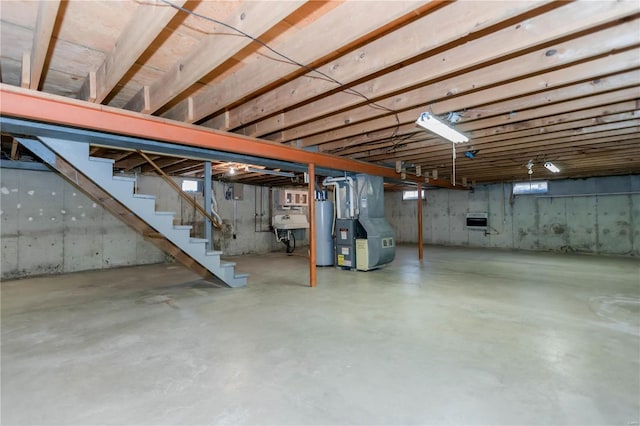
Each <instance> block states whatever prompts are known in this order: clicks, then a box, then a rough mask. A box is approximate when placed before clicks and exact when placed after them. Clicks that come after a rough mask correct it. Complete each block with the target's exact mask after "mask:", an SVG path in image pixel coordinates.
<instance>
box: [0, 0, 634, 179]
mask: <svg viewBox="0 0 640 426" xmlns="http://www.w3.org/2000/svg"><path fill="white" fill-rule="evenodd" d="M169 3H171V5H169ZM172 5H173V6H172ZM197 15H200V16H197ZM201 16H202V17H207V18H210V19H204V18H202V17H201ZM0 19H1V20H0V24H1V28H0V31H1V34H0V36H1V37H0V49H1V51H0V56H1V58H0V65H1V71H0V72H1V77H2V82H3V83H6V84H9V85H14V86H22V87H25V88H29V89H32V90H40V91H42V92H45V93H51V94H56V95H62V96H66V97H71V98H77V99H81V100H85V101H89V102H94V103H97V104H104V105H109V106H112V107H115V108H122V109H127V110H131V111H135V112H141V113H144V114H151V115H157V116H160V117H163V118H167V119H171V120H177V121H183V122H187V123H195V124H199V125H201V126H204V127H209V128H214V129H219V130H224V131H229V132H234V133H238V134H240V135H244V136H251V137H257V138H262V139H266V140H269V141H272V142H276V143H281V144H286V145H290V146H296V147H301V148H305V149H309V150H316V151H318V152H321V153H329V154H334V155H337V156H344V157H348V158H353V159H357V160H361V161H366V162H371V163H374V164H385V165H391V166H392V167H394V166H395V164H396V163H397V162H398V161H401V162H402V163H401V164H402V167H403V168H404V169H406V170H407V171H410V172H413V171H415V168H416V166H420V168H421V170H422V173H423V174H431V175H433V171H434V170H437V175H438V177H439V179H447V180H450V179H451V177H452V162H453V158H452V147H451V144H450V143H448V142H446V141H444V140H442V139H441V138H439V137H436V136H435V135H433V134H430V133H428V132H426V131H424V130H422V129H420V128H417V127H416V126H415V120H416V118H417V117H418V115H419V114H420V113H421V112H423V111H430V112H432V113H433V114H436V115H439V116H441V117H445V116H446V115H447V114H448V113H450V112H458V113H459V114H460V117H461V119H460V121H459V122H457V123H456V124H455V126H456V128H457V129H458V130H460V131H462V132H463V133H465V134H466V135H467V136H469V137H470V139H471V140H470V142H469V143H467V144H462V145H459V146H457V154H456V176H457V180H458V183H460V182H462V180H463V179H464V180H465V181H467V182H479V183H482V182H497V181H513V180H523V179H526V178H528V175H527V168H526V164H527V163H528V162H529V160H533V162H534V163H535V164H536V166H535V167H534V178H545V179H553V178H564V177H587V176H598V175H613V174H629V173H638V172H640V133H639V131H638V130H639V127H640V3H638V1H637V0H629V1H615V2H614V1H574V2H569V1H562V2H555V1H545V0H532V1H510V2H503V1H459V2H443V1H431V2H429V1H400V0H398V1H302V0H293V1H278V0H274V1H243V0H234V1H195V0H166V1H164V0H144V1H137V0H122V1H92V2H86V1H79V0H70V1H65V2H59V1H51V0H45V1H13V0H3V1H2V2H0ZM211 19H213V20H215V21H218V22H217V23H215V22H213V21H212V20H211ZM221 23H224V24H226V25H229V26H231V27H234V28H236V29H238V30H241V31H242V32H244V33H245V34H248V35H250V36H251V37H253V38H256V39H259V41H260V42H256V41H254V40H252V39H251V38H248V37H245V36H241V35H239V33H238V32H235V31H234V30H232V29H230V28H229V27H227V26H224V25H221ZM293 62H295V63H293ZM3 152H4V153H5V154H6V155H7V157H11V158H17V157H19V155H20V151H19V149H18V147H17V144H16V143H15V142H14V141H13V140H12V139H11V138H3ZM466 152H472V153H474V155H473V158H469V157H470V156H466V155H465V153H466ZM92 153H93V155H101V156H105V157H109V158H114V159H115V160H116V163H115V164H116V166H117V167H119V168H121V169H122V170H124V171H133V170H135V171H139V172H143V173H146V172H153V168H152V167H150V165H149V164H147V163H146V161H145V160H144V159H143V158H141V157H140V156H139V155H138V154H136V153H135V152H133V151H123V150H117V149H107V148H104V147H99V146H96V147H94V149H93V152H92ZM152 158H153V160H154V161H156V162H157V164H158V165H159V166H160V167H161V168H162V169H163V170H164V171H165V172H167V173H170V174H174V175H183V176H201V175H202V174H203V169H202V167H203V165H202V163H201V162H198V161H195V160H190V159H186V158H175V157H168V156H166V155H156V156H154V157H152ZM545 161H553V162H554V163H555V164H557V165H558V166H559V167H560V169H561V172H560V173H559V174H555V175H552V174H551V173H550V172H548V171H547V170H545V169H544V168H543V167H542V164H543V163H544V162H545ZM231 166H234V168H236V167H237V173H236V174H234V175H233V176H230V175H229V174H228V170H229V168H230V167H231ZM243 167H244V166H243V165H240V164H232V163H230V162H228V161H222V160H221V161H219V162H214V163H213V168H214V169H213V173H214V175H215V176H218V177H224V178H227V179H234V180H239V181H243V182H252V183H257V184H265V185H270V184H281V183H287V182H289V181H290V179H289V178H283V177H279V176H273V175H266V174H261V173H256V172H251V173H248V172H245V171H243V170H244V169H243ZM252 167H253V168H255V169H260V167H262V166H261V165H259V164H256V165H253V166H252Z"/></svg>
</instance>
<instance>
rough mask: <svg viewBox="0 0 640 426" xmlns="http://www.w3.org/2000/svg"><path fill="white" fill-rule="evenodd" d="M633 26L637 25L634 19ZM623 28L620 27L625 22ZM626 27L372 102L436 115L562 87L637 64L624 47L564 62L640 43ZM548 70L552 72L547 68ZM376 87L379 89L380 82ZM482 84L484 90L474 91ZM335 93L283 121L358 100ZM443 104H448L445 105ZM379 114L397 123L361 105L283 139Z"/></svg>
mask: <svg viewBox="0 0 640 426" xmlns="http://www.w3.org/2000/svg"><path fill="white" fill-rule="evenodd" d="M631 24H635V22H634V23H631ZM636 26H637V25H636ZM621 27H624V25H623V26H621ZM621 27H614V28H613V29H612V30H620V29H621ZM628 28H629V27H627V33H626V34H627V37H618V38H616V39H615V41H610V39H608V38H599V37H595V36H593V35H592V36H587V37H586V38H589V39H591V40H592V42H591V46H589V49H585V48H584V45H582V42H584V40H581V43H579V44H580V45H582V48H581V49H580V48H575V49H568V50H567V53H566V54H563V55H555V54H554V55H550V56H548V55H546V52H548V51H549V49H547V48H544V49H541V50H540V51H536V52H533V53H530V54H527V55H523V56H520V57H517V58H513V59H510V60H507V61H503V62H499V63H497V64H494V65H490V66H487V67H484V68H480V69H477V70H475V71H470V72H468V73H466V74H464V75H461V76H456V77H452V78H449V79H446V80H441V81H437V82H435V83H432V84H428V85H426V86H422V87H419V88H416V89H412V90H409V91H404V92H402V93H401V94H400V95H396V96H392V97H391V98H389V99H385V100H384V101H382V100H377V101H376V102H377V103H378V104H379V105H383V106H388V107H389V108H393V109H395V110H400V111H402V110H406V109H409V108H412V107H415V106H419V107H420V108H422V109H423V110H424V108H425V107H424V105H425V103H426V102H430V104H431V105H430V107H431V109H432V111H433V113H434V114H436V115H437V114H443V113H447V112H450V111H460V110H463V109H465V108H467V109H468V108H469V107H473V106H476V105H483V104H486V103H489V102H497V101H498V100H500V99H507V98H510V97H515V96H519V95H524V94H527V93H532V92H535V91H538V90H541V89H547V88H553V87H560V86H562V85H566V84H571V83H575V82H578V81H581V80H586V79H589V78H595V77H598V76H604V75H607V74H610V73H615V72H621V71H625V70H629V69H633V68H635V67H637V66H638V63H639V62H640V59H638V58H639V57H640V55H638V52H637V51H636V50H629V51H624V52H622V53H618V54H614V55H610V56H606V57H600V58H598V59H594V60H592V61H589V62H585V63H578V64H577V65H573V66H566V65H567V64H571V63H575V62H576V61H579V60H582V59H585V58H589V57H592V55H594V54H596V55H599V54H601V53H605V52H609V51H610V50H611V44H615V42H618V43H622V45H623V46H627V47H628V46H629V45H633V44H638V43H640V34H638V35H636V36H629V35H628V33H629V30H628ZM590 37H593V38H590ZM603 40H607V41H608V42H607V43H605V42H603ZM596 41H600V43H599V45H595V43H596ZM566 44H569V45H571V44H572V43H570V42H567V43H565V45H566ZM563 47H565V46H563ZM596 57H597V56H596ZM559 66H566V67H565V68H561V69H556V67H559ZM549 69H551V70H553V71H549V72H545V71H547V70H549ZM554 69H555V70H554ZM398 73H400V71H397V72H395V73H393V74H392V77H394V78H396V77H398V76H397V75H396V74H398ZM532 73H540V74H538V75H533V76H531V77H528V78H523V79H520V80H517V81H512V82H508V81H509V80H512V79H515V78H518V77H522V76H526V75H531V74H532ZM504 82H508V83H504ZM371 84H373V83H371ZM375 86H376V87H378V84H376V85H375ZM383 87H386V86H383ZM480 88H484V89H483V90H478V89H480ZM391 89H392V87H389V89H385V90H386V91H390V90H391ZM370 91H371V90H369V91H368V92H365V93H369V92H370ZM454 95H456V96H454ZM338 96H344V94H334V95H332V96H328V97H326V98H323V99H321V100H319V101H315V102H313V103H312V104H309V105H308V106H303V107H300V108H297V109H296V110H292V111H288V112H286V113H285V114H287V115H288V116H287V117H285V123H286V125H287V126H290V125H291V124H297V123H301V122H304V120H310V119H312V118H314V117H319V116H320V114H324V115H326V114H327V113H330V112H333V111H335V110H337V109H340V110H342V109H343V108H347V107H349V106H352V105H353V104H362V101H361V100H355V101H354V99H353V98H354V97H353V96H351V97H349V102H350V104H351V105H347V104H345V103H342V102H339V101H337V100H336V99H335V98H336V97H338ZM331 100H333V101H336V102H335V103H331V106H330V105H329V103H330V101H331ZM321 104H322V105H325V107H324V109H323V108H321V107H320V105H321ZM450 104H453V105H456V106H458V108H452V107H450V106H449V105H450ZM443 105H446V107H444V106H443ZM445 108H446V109H445ZM312 109H313V111H312ZM380 116H387V121H388V124H387V126H386V127H388V126H389V125H391V124H395V123H394V121H395V117H394V115H389V112H388V111H384V110H381V109H380V108H371V106H369V105H366V104H365V105H362V106H359V107H356V108H352V109H349V110H346V111H344V112H341V113H338V114H334V115H330V116H328V117H325V118H319V119H317V120H314V121H313V122H311V123H308V122H307V123H306V124H304V125H298V126H297V127H293V128H290V129H286V130H283V131H282V135H281V137H282V138H283V141H288V140H293V139H300V138H304V137H305V136H308V135H313V134H317V133H322V132H326V131H327V130H331V129H335V128H340V127H343V126H344V125H345V123H360V122H363V121H367V120H371V119H374V118H377V117H380ZM416 118H417V115H416V116H415V117H414V120H415V119H416ZM265 134H266V133H263V132H262V131H260V132H257V133H255V134H252V135H253V136H263V135H265ZM303 146H310V144H309V141H308V140H305V139H303Z"/></svg>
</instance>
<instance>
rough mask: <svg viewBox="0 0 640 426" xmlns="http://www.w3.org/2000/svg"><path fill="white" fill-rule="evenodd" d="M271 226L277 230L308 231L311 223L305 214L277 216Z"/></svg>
mask: <svg viewBox="0 0 640 426" xmlns="http://www.w3.org/2000/svg"><path fill="white" fill-rule="evenodd" d="M271 224H272V225H273V227H274V228H276V229H308V228H309V221H308V220H307V215H305V214H277V215H275V216H274V217H273V220H272V221H271Z"/></svg>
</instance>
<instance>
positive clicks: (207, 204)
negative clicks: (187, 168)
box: [203, 161, 213, 250]
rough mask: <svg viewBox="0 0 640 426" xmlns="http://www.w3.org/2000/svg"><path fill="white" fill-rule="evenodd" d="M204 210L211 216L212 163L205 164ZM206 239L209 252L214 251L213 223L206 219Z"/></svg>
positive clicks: (206, 162)
mask: <svg viewBox="0 0 640 426" xmlns="http://www.w3.org/2000/svg"><path fill="white" fill-rule="evenodd" d="M203 187H204V209H205V211H206V212H207V213H208V214H209V216H211V161H205V162H204V185H203ZM204 238H205V239H206V240H207V250H213V238H212V235H211V221H210V220H209V218H208V217H206V216H205V218H204Z"/></svg>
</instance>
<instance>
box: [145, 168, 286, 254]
mask: <svg viewBox="0 0 640 426" xmlns="http://www.w3.org/2000/svg"><path fill="white" fill-rule="evenodd" d="M182 180H183V179H181V178H176V179H175V181H176V182H177V183H178V184H181V182H182ZM228 186H229V185H228V184H225V183H223V182H213V192H214V193H215V199H216V202H217V205H218V214H219V215H220V216H221V217H222V219H223V229H222V231H218V230H216V229H214V230H213V245H214V248H215V249H216V250H221V251H223V252H224V254H226V255H240V254H247V253H266V252H269V251H273V250H277V249H280V248H282V249H284V245H282V244H280V243H277V241H276V239H275V236H274V234H273V232H271V231H270V228H269V225H270V220H271V219H270V217H269V188H266V187H263V188H260V187H256V186H251V185H242V184H239V185H236V187H235V189H236V193H237V194H240V193H241V199H240V200H227V199H225V192H226V189H227V188H228ZM138 192H139V193H141V194H153V195H155V196H156V210H162V211H172V212H176V216H175V218H174V223H175V224H176V225H191V226H193V231H192V236H194V237H198V238H204V218H203V216H202V215H201V214H200V213H199V212H197V211H195V209H194V208H193V204H192V203H190V202H188V201H186V200H185V199H183V198H182V197H180V196H179V195H178V193H177V192H176V191H174V190H173V189H172V188H171V187H170V186H169V185H168V184H167V183H166V182H165V181H164V180H162V179H161V178H159V177H157V176H139V177H138ZM191 196H192V197H195V199H196V201H197V202H198V203H199V204H200V205H202V206H204V196H203V195H202V193H193V194H191ZM234 203H235V204H236V221H235V229H234V221H233V210H234V207H233V205H234ZM256 214H257V215H258V217H257V223H256ZM260 221H262V223H261V222H260ZM234 235H235V238H234Z"/></svg>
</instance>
